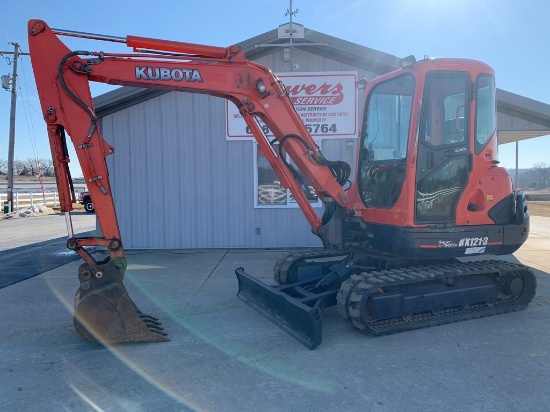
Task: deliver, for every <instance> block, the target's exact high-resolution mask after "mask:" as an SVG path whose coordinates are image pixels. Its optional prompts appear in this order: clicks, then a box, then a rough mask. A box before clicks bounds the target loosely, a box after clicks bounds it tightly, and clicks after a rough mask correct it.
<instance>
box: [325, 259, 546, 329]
mask: <svg viewBox="0 0 550 412" xmlns="http://www.w3.org/2000/svg"><path fill="white" fill-rule="evenodd" d="M506 273H513V274H515V275H519V276H521V277H522V278H523V283H524V287H523V291H522V294H521V295H520V296H519V297H517V298H514V299H502V300H499V301H497V302H495V303H494V304H492V305H491V306H489V305H487V304H485V303H482V304H475V305H471V306H469V307H467V308H465V307H460V308H451V309H446V310H443V311H440V312H437V313H421V314H417V315H413V316H411V317H408V318H406V319H405V318H403V317H398V318H392V319H386V320H381V321H367V320H366V305H365V303H366V302H367V300H368V297H369V295H371V294H372V293H376V292H380V288H384V287H389V286H399V285H407V284H411V283H420V282H425V281H434V280H436V281H437V280H438V279H442V278H445V277H455V278H456V277H462V276H476V275H489V274H493V275H495V277H496V276H497V275H498V274H506ZM536 284H537V281H536V278H535V275H534V273H533V271H532V270H531V269H530V268H528V267H526V266H523V265H521V264H516V263H510V262H505V261H500V260H489V261H476V262H457V263H452V264H445V265H443V264H441V265H436V264H434V265H426V266H419V267H409V268H401V269H392V270H381V271H373V272H363V273H360V274H358V275H352V276H351V277H350V278H349V279H347V280H346V281H345V282H343V283H342V286H341V288H340V291H339V292H338V295H337V298H336V299H337V309H338V313H339V314H340V315H341V316H342V317H344V318H345V319H347V320H348V321H350V322H351V323H352V324H353V325H354V326H355V327H356V328H357V329H359V330H361V331H362V332H364V333H366V334H368V335H373V336H378V335H385V334H390V333H396V332H401V331H405V330H410V329H417V328H423V327H428V326H435V325H440V324H444V323H449V322H457V321H460V320H466V319H474V318H479V317H483V316H490V315H496V314H499V313H506V312H512V311H516V310H521V309H524V308H526V307H527V305H528V304H529V302H530V301H531V300H532V299H533V297H534V296H535V289H536Z"/></svg>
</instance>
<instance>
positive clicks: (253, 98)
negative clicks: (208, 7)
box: [28, 20, 536, 348]
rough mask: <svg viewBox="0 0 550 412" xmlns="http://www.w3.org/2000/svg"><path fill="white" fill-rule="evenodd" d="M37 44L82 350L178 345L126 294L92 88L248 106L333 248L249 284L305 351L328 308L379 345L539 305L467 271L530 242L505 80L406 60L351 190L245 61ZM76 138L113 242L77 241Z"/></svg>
mask: <svg viewBox="0 0 550 412" xmlns="http://www.w3.org/2000/svg"><path fill="white" fill-rule="evenodd" d="M28 35H29V47H30V54H31V59H32V65H33V70H34V75H35V78H36V84H37V88H38V92H39V96H40V102H41V106H42V111H43V114H44V119H45V121H46V124H47V130H48V137H49V141H50V145H51V149H52V157H53V161H54V166H55V174H56V179H57V185H58V189H59V193H60V202H61V209H62V211H64V212H65V213H66V216H67V220H68V227H69V228H70V229H69V231H70V233H69V237H70V239H69V240H68V242H67V247H68V248H69V249H72V250H74V251H75V252H76V253H78V254H79V255H80V256H81V257H82V259H83V260H84V263H83V264H82V265H81V267H80V269H79V272H78V277H79V280H80V288H79V289H78V291H77V294H76V299H75V312H74V324H75V327H76V330H77V332H78V333H79V334H80V335H81V336H82V337H83V338H84V339H86V340H89V341H98V342H101V343H118V342H157V341H166V340H168V338H167V336H166V334H165V333H164V332H163V330H162V328H161V326H160V322H159V321H158V319H156V318H153V317H152V316H149V315H145V314H143V313H142V312H141V311H140V310H139V309H138V308H137V307H136V305H135V304H134V303H133V301H132V300H131V298H130V297H129V296H128V293H127V292H126V289H125V288H124V286H123V283H122V280H123V276H124V273H125V269H126V258H125V254H124V249H123V242H122V239H121V237H120V231H119V226H118V223H117V217H116V213H115V207H114V204H113V196H112V191H111V186H110V184H109V179H108V170H107V166H106V162H105V158H106V156H107V155H110V154H113V153H114V148H113V147H112V146H110V145H109V144H108V143H107V142H106V141H105V140H104V139H103V137H102V136H101V134H100V129H99V125H98V119H97V116H96V114H95V112H94V106H93V103H92V97H91V93H90V88H89V82H90V81H94V82H104V83H110V84H118V85H125V86H136V87H149V88H159V89H165V90H175V91H182V92H189V93H204V94H209V95H212V96H218V97H223V98H225V99H228V100H230V101H231V102H233V103H234V104H235V105H236V106H237V108H238V109H239V111H240V113H241V114H242V116H243V118H244V120H245V121H246V123H247V125H248V127H249V128H250V130H251V132H252V134H253V135H254V137H255V139H256V141H257V142H258V145H259V147H260V149H261V150H262V152H263V154H264V155H265V157H266V158H267V160H268V161H269V163H270V164H271V166H272V168H273V170H274V171H275V173H276V174H277V176H278V178H279V180H280V182H281V184H282V185H284V186H285V187H286V188H289V189H290V191H291V193H292V195H293V197H294V199H296V201H297V203H298V205H299V206H300V208H301V210H302V211H303V213H304V215H305V217H306V219H307V220H308V222H309V223H310V225H311V228H312V230H313V233H314V234H316V235H317V236H319V238H321V240H322V242H323V245H324V247H323V248H322V249H314V250H301V251H298V252H295V253H288V254H285V255H283V256H281V258H280V259H279V260H278V261H277V262H276V264H275V267H274V273H275V280H276V282H277V283H278V284H279V285H277V286H270V285H267V284H264V283H262V282H260V281H258V280H257V279H256V278H254V277H253V276H251V275H249V274H248V273H246V272H245V270H244V269H242V268H238V269H237V270H236V275H237V279H238V282H239V291H238V296H239V297H240V298H241V299H242V300H244V301H245V302H247V303H248V304H250V305H251V306H253V307H254V308H256V309H257V310H259V311H260V312H261V313H263V314H264V315H265V316H267V317H268V318H270V319H271V320H272V321H273V322H275V323H276V324H278V325H279V326H280V327H282V328H283V329H285V330H286V331H287V332H289V333H290V334H291V335H292V336H294V337H295V338H296V339H298V340H299V341H300V342H302V343H303V344H304V345H306V346H307V347H309V348H314V347H316V346H317V345H319V344H320V343H321V329H322V323H321V322H322V320H321V314H322V313H321V312H322V310H323V309H324V308H325V307H328V306H331V305H337V310H338V312H339V313H340V314H341V315H342V316H343V317H344V318H345V319H346V320H348V321H349V322H350V323H351V324H353V325H354V326H355V327H357V328H358V329H360V330H361V331H364V332H366V333H367V334H370V335H380V334H387V333H393V332H398V331H404V330H408V329H414V328H419V327H425V326H431V325H438V324H441V323H445V322H452V321H458V320H463V319H471V318H476V317H481V316H486V315H492V314H497V313H503V312H509V311H513V310H518V309H523V308H525V307H526V306H527V305H528V303H529V302H530V301H531V299H532V298H533V296H534V294H535V288H536V279H535V276H534V274H533V272H532V270H531V269H529V268H527V267H525V266H523V265H520V264H518V263H509V262H505V261H502V260H488V259H458V258H468V257H474V256H485V255H507V254H511V253H513V252H514V251H516V250H517V249H518V248H519V247H520V246H521V245H522V244H523V242H525V240H526V239H527V236H528V233H529V212H528V210H527V205H526V200H525V196H524V195H523V193H514V191H513V189H512V184H511V179H510V176H509V175H508V173H507V171H506V170H505V169H504V168H502V167H499V166H498V163H499V162H498V160H497V135H496V102H495V79H494V73H493V70H492V69H491V68H490V67H489V66H487V65H486V64H484V63H481V62H478V61H473V60H466V59H424V60H422V61H418V62H417V61H415V60H414V58H407V59H404V60H403V61H402V68H401V69H398V70H395V71H393V72H391V73H388V74H386V75H383V76H380V77H378V78H376V79H374V80H370V81H369V82H365V81H363V82H358V83H360V85H361V86H363V87H364V88H365V93H364V96H365V97H364V98H365V100H364V106H363V107H364V109H363V115H362V128H361V132H360V137H359V145H358V147H359V150H358V153H357V167H356V170H357V172H356V176H353V177H350V170H351V168H350V166H349V165H348V164H347V163H345V162H343V161H329V160H327V159H325V158H324V157H323V155H322V153H321V151H320V149H319V147H318V146H317V145H316V144H315V142H314V140H313V139H312V137H311V135H310V133H309V132H308V129H307V128H306V127H305V126H304V124H303V123H302V121H301V119H300V116H299V115H298V113H297V112H296V110H295V108H294V107H293V104H292V102H291V100H290V98H289V96H288V93H287V92H286V89H285V86H284V85H283V84H282V82H281V81H280V80H279V79H278V78H277V77H276V76H275V75H274V74H273V73H272V72H271V70H269V69H268V68H266V67H264V66H262V65H260V64H257V63H254V62H251V61H249V60H247V59H246V58H245V56H244V54H243V52H242V51H241V50H240V49H239V48H238V47H237V46H230V47H228V48H222V47H212V46H203V45H197V44H190V43H182V42H176V41H166V40H157V39H151V38H144V37H136V36H127V37H112V36H103V35H96V34H88V33H81V32H74V31H68V30H60V29H53V28H50V27H48V25H47V24H46V23H45V22H43V21H40V20H31V21H30V22H29V25H28ZM60 36H76V37H85V38H90V39H95V40H102V41H114V42H119V43H125V44H126V45H128V46H129V47H130V48H132V51H131V52H128V53H127V54H119V53H104V52H93V51H80V50H79V51H71V50H69V49H68V48H67V46H65V44H64V43H63V42H61V41H60V38H59V37H60ZM261 124H265V125H266V126H267V127H268V128H269V130H270V131H271V132H272V133H273V134H274V136H275V138H274V139H269V138H268V137H267V136H266V135H265V134H264V131H263V130H262V127H261V126H260V125H261ZM67 135H68V136H69V137H70V140H71V141H72V144H73V145H74V147H75V150H76V153H77V157H78V160H79V162H80V165H81V168H82V172H83V174H84V177H85V180H86V183H87V185H88V188H89V192H90V196H91V199H92V201H93V204H94V207H95V210H96V214H97V219H98V222H99V225H100V227H101V231H102V234H103V237H86V238H76V237H74V235H73V233H72V229H71V224H70V211H71V210H72V203H74V202H75V201H76V199H75V196H74V190H72V183H71V177H70V173H69V168H68V161H69V159H68V157H69V156H68V152H67ZM285 154H288V155H289V156H290V158H291V159H292V161H293V164H291V163H290V162H288V161H287V160H286V156H285ZM296 168H297V169H298V170H296ZM350 181H352V183H350ZM311 189H312V190H314V191H315V194H316V195H317V196H318V197H319V198H320V199H321V200H322V201H323V203H324V213H323V215H322V216H318V215H317V214H316V212H315V211H314V209H313V208H312V206H311V205H310V203H309V201H308V197H307V195H306V192H308V191H309V190H311ZM85 246H101V247H105V248H107V250H108V253H109V256H108V258H107V259H105V260H103V261H99V262H98V261H96V260H95V259H94V258H93V257H92V256H91V255H90V254H89V253H88V252H87V251H86V249H85V248H84V247H85Z"/></svg>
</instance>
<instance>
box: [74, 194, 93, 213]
mask: <svg viewBox="0 0 550 412" xmlns="http://www.w3.org/2000/svg"><path fill="white" fill-rule="evenodd" d="M78 203H80V204H81V205H84V210H85V211H86V212H88V213H95V209H94V204H93V203H92V198H91V197H90V192H81V193H79V194H78Z"/></svg>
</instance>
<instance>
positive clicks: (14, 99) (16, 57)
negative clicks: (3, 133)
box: [0, 43, 29, 213]
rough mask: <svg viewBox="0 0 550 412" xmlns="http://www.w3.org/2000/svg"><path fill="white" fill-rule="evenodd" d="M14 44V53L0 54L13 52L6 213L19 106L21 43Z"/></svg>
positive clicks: (4, 78)
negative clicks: (18, 65)
mask: <svg viewBox="0 0 550 412" xmlns="http://www.w3.org/2000/svg"><path fill="white" fill-rule="evenodd" d="M10 44H13V53H12V52H5V51H0V55H3V54H13V72H12V76H11V109H10V135H9V142H8V188H7V189H8V192H7V195H8V196H7V205H5V206H4V213H8V212H11V209H12V207H13V162H14V159H13V156H14V148H15V109H16V106H17V61H18V60H19V56H20V55H21V54H29V53H21V50H20V49H19V43H10ZM2 87H3V88H4V89H6V90H9V88H10V79H9V76H2Z"/></svg>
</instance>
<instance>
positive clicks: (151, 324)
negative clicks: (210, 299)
mask: <svg viewBox="0 0 550 412" xmlns="http://www.w3.org/2000/svg"><path fill="white" fill-rule="evenodd" d="M28 34H29V48H30V54H31V60H32V65H33V70H34V75H35V79H36V84H37V88H38V93H39V97H40V103H41V106H42V111H43V114H44V119H45V121H46V123H47V130H48V137H49V140H50V146H51V150H52V158H53V163H54V168H55V175H56V180H57V185H58V189H59V192H60V203H61V210H62V211H63V212H65V213H67V214H68V213H69V212H70V211H71V210H72V203H74V202H75V201H76V199H75V196H74V190H73V189H72V182H71V176H70V171H69V167H68V163H69V155H68V150H67V136H66V135H67V134H68V135H69V137H70V140H71V141H72V144H73V145H74V148H75V150H76V153H77V156H78V160H79V162H80V166H81V168H82V173H83V175H84V178H85V180H86V183H87V185H88V190H89V192H90V196H91V199H92V202H93V204H94V206H95V210H96V215H97V219H98V222H99V226H100V228H101V231H102V233H103V237H101V238H75V237H73V236H72V233H71V234H70V239H69V241H68V243H67V245H68V247H69V248H70V249H72V250H74V251H75V252H76V253H78V254H79V255H80V256H81V257H82V258H83V259H84V261H85V264H84V265H83V266H82V267H81V269H80V271H79V278H80V280H81V287H80V289H79V291H78V292H77V299H76V307H75V326H76V329H77V331H78V332H79V333H80V334H81V335H82V336H83V337H84V338H85V339H88V340H99V341H106V342H110V343H111V342H122V341H156V340H165V336H164V334H162V332H160V329H158V328H157V326H158V322H157V320H155V319H153V318H151V317H145V318H143V316H145V315H142V314H141V312H140V311H139V310H138V309H137V307H135V304H134V303H133V302H132V301H131V299H130V298H129V296H128V294H127V292H126V290H125V289H124V286H123V285H122V278H123V275H124V271H125V269H126V259H125V254H124V249H123V244H122V240H121V236H120V230H119V225H118V222H117V216H116V211H115V207H114V203H113V196H112V191H111V186H110V183H109V175H108V170H107V164H106V161H105V158H106V156H108V155H110V154H113V153H114V151H115V149H114V147H112V146H111V145H109V144H108V143H107V142H106V141H105V140H104V139H103V137H102V135H101V133H100V127H99V123H98V118H97V116H96V114H95V110H94V106H93V101H92V96H91V92H90V87H89V82H90V81H95V82H103V83H109V84H118V85H122V86H134V87H147V88H158V89H164V90H174V91H182V92H191V93H204V94H209V95H212V96H216V97H222V98H225V99H228V100H230V101H231V102H233V103H234V104H235V105H236V106H237V107H238V109H239V111H240V113H241V114H242V116H243V118H244V120H245V121H246V123H247V124H248V127H249V128H250V130H251V131H252V134H253V135H254V137H255V138H256V140H257V142H258V145H259V147H260V149H261V150H262V151H263V153H264V155H265V157H266V158H267V159H268V161H269V163H270V164H271V166H272V168H273V170H274V171H275V173H276V174H277V176H278V178H279V180H280V181H281V183H282V184H283V185H284V186H285V187H287V188H288V189H290V191H291V193H292V195H293V197H294V199H296V201H297V203H298V205H299V206H300V208H301V209H302V211H303V213H304V215H305V217H306V219H307V220H308V222H309V223H310V225H311V227H312V230H313V232H314V233H317V234H318V235H319V236H321V237H322V233H321V232H320V230H319V229H320V228H321V226H322V225H323V219H322V218H321V217H319V216H318V215H317V213H316V212H315V211H314V209H313V207H312V206H311V204H310V203H309V201H308V199H307V196H306V194H305V193H304V190H303V189H302V187H304V184H305V182H301V181H299V180H300V177H299V174H297V173H296V171H295V170H293V169H292V167H290V165H289V164H288V163H287V160H286V159H285V154H284V153H287V154H288V155H289V156H290V157H291V159H292V160H293V161H294V163H295V164H296V165H297V167H298V169H299V170H300V172H301V173H302V174H303V176H304V177H305V179H306V180H307V183H308V184H310V185H311V186H312V187H313V188H314V190H315V192H316V193H317V195H318V196H319V198H321V199H323V200H324V201H326V202H331V203H335V204H338V205H339V206H341V207H343V208H346V207H347V195H346V193H345V191H344V189H343V188H342V186H343V185H344V184H345V183H347V181H348V177H349V171H350V167H349V165H347V164H346V163H344V162H330V161H328V160H327V159H325V158H324V157H323V155H322V153H321V151H320V150H319V148H318V147H317V145H316V144H315V142H314V140H313V139H312V137H311V136H310V134H309V133H308V131H307V129H306V127H305V126H304V124H303V123H302V121H301V119H300V117H299V115H298V114H297V113H296V111H295V109H294V107H293V105H292V103H291V101H290V99H289V97H288V95H287V93H286V90H285V87H284V85H283V84H282V83H281V82H280V81H279V80H278V79H277V77H276V76H275V75H274V74H273V73H272V72H271V71H270V70H269V69H268V68H266V67H264V66H262V65H259V64H257V63H254V62H250V61H248V60H247V59H246V58H245V56H244V54H243V53H242V52H241V51H240V50H239V48H238V47H237V46H230V47H227V48H222V47H213V46H203V45H197V44H190V43H183V42H175V41H167V40H159V39H151V38H145V37H138V36H127V37H126V38H121V37H112V36H104V35H96V34H87V33H81V32H71V31H68V30H61V29H52V28H50V27H48V25H47V24H46V23H45V22H43V21H41V20H31V21H29V24H28ZM62 35H65V36H77V37H81V38H89V39H94V40H105V41H111V42H112V41H114V42H119V43H125V44H126V45H127V46H129V47H131V48H132V52H131V53H128V54H120V53H119V54H116V53H104V52H98V51H82V50H79V51H71V50H69V49H68V48H67V46H66V45H65V44H64V43H63V42H62V41H61V40H60V38H59V36H62ZM260 122H263V123H264V124H265V125H267V126H268V127H269V129H270V130H271V131H272V133H273V134H274V135H275V140H272V141H270V140H269V139H268V138H267V137H266V136H265V135H264V133H263V131H262V128H261V127H260ZM275 143H278V147H279V149H278V150H276V147H277V146H275ZM283 150H284V152H283ZM68 216H69V218H70V215H68ZM71 232H72V231H71ZM85 246H102V247H106V248H107V249H108V251H109V258H108V259H107V260H105V261H103V262H96V261H95V259H94V258H93V257H92V256H91V255H90V254H89V253H88V252H87V251H86V249H85ZM143 319H145V320H146V321H145V322H142V320H143ZM115 325H123V326H122V327H119V326H116V327H115ZM144 325H146V326H147V327H148V329H149V330H148V331H146V330H145V329H147V328H145V329H144V327H143V326H144ZM111 329H116V331H115V332H113V331H111Z"/></svg>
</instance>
